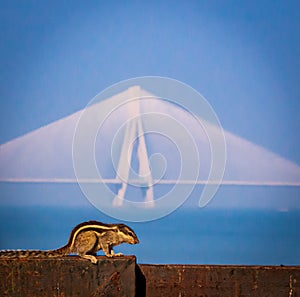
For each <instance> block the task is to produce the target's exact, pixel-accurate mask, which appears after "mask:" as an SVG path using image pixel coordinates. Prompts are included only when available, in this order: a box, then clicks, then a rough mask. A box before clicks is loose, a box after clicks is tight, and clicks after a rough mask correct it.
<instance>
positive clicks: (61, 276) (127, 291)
mask: <svg viewBox="0 0 300 297" xmlns="http://www.w3.org/2000/svg"><path fill="white" fill-rule="evenodd" d="M97 259H98V263H97V264H96V265H95V264H92V263H91V262H90V261H88V260H85V259H81V258H79V257H63V258H60V259H46V258H45V259H37V258H35V259H33V258H28V259H8V258H6V259H0V296H1V297H6V296H9V297H54V296H55V297H72V296H78V297H81V296H82V297H100V296H130V297H134V296H136V294H135V285H136V284H135V269H136V258H135V257H134V256H127V257H118V258H113V259H111V258H107V257H97Z"/></svg>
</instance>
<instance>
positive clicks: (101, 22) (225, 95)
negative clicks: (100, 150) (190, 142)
mask: <svg viewBox="0 0 300 297" xmlns="http://www.w3.org/2000/svg"><path fill="white" fill-rule="evenodd" d="M299 11H300V4H299V3H298V2H297V1H285V2H284V1H176V3H175V2H174V1H126V2H125V1H109V2H108V1H72V2H69V1H1V4H0V18H1V30H0V40H1V41H0V79H1V84H0V98H1V109H0V129H1V133H0V143H5V142H6V141H8V140H10V139H13V138H15V137H17V136H20V135H23V134H24V133H27V132H29V131H32V130H34V129H36V128H39V127H41V126H43V125H45V124H48V123H50V122H53V121H55V120H57V119H60V118H62V117H64V116H66V115H69V114H71V113H73V112H75V111H77V110H79V109H82V108H84V107H85V105H86V104H87V103H88V102H89V101H90V99H91V98H92V97H94V96H95V95H96V94H97V93H99V92H100V91H102V90H103V89H104V88H106V87H108V86H110V85H112V84H114V83H116V82H118V81H120V80H123V79H128V78H132V77H137V76H144V75H157V76H166V77H171V78H174V79H178V80H180V81H182V82H185V83H187V84H189V85H190V86H192V87H193V88H195V89H196V90H197V91H199V92H200V93H201V94H203V95H204V96H205V97H206V99H207V100H208V101H209V102H210V103H211V105H212V106H213V108H214V110H215V111H216V113H217V115H218V116H219V119H220V121H221V123H222V125H223V127H224V128H225V129H226V130H229V131H231V132H233V133H235V134H237V135H240V136H242V137H244V138H246V139H248V140H250V141H252V142H254V143H257V144H259V145H262V146H264V147H266V148H268V149H269V150H271V151H273V152H275V153H277V154H279V155H281V156H283V157H285V158H287V159H290V160H292V161H294V162H296V163H298V164H300V154H299V149H298V147H299V143H300V133H298V129H299V119H300V100H299V99H300V84H299V77H300V67H299V66H300V62H299V60H300V59H299V53H300V34H299V32H300V17H299V14H300V13H299Z"/></svg>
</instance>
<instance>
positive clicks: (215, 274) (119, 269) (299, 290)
mask: <svg viewBox="0 0 300 297" xmlns="http://www.w3.org/2000/svg"><path fill="white" fill-rule="evenodd" d="M97 258H98V264H97V265H95V264H92V263H91V262H89V261H87V260H84V259H81V258H79V257H63V258H60V259H46V258H45V259H37V258H35V259H33V258H31V259H30V258H27V259H22V260H21V259H7V258H6V259H4V258H3V259H0V297H8V296H9V297H75V296H76V297H77V296H78V297H81V296H82V297H83V296H84V297H98V296H111V297H113V296H130V297H131V296H132V297H133V296H136V297H145V296H146V297H160V296H164V297H168V296H181V297H184V296H188V297H214V296H222V297H227V296H228V297H229V296H230V297H232V296H233V297H246V296H253V297H264V296H268V297H283V296H284V297H285V296H286V297H297V296H298V297H300V266H294V267H292V266H286V267H280V266H227V265H222V266H221V265H151V264H139V265H137V264H136V258H135V257H134V256H126V257H118V258H113V259H111V258H107V257H97Z"/></svg>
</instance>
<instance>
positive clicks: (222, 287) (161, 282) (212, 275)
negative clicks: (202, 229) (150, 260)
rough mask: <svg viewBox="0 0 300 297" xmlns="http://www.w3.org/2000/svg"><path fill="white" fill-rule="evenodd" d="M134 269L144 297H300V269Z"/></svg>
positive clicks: (208, 266) (277, 267) (206, 266)
mask: <svg viewBox="0 0 300 297" xmlns="http://www.w3.org/2000/svg"><path fill="white" fill-rule="evenodd" d="M138 266H139V269H140V270H141V273H142V275H143V276H144V278H145V280H146V288H145V291H146V296H147V297H154V296H155V297H160V296H164V297H168V296H181V297H183V296H188V297H214V296H221V297H227V296H228V297H229V296H230V297H244V296H245V297H246V296H251V297H252V296H253V297H264V296H268V297H297V296H298V297H300V266H286V267H281V266H231V265H229V266H227V265H147V264H143V265H138Z"/></svg>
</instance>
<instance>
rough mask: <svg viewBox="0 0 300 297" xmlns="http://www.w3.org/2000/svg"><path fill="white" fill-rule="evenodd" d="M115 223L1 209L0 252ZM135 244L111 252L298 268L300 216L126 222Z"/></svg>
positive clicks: (184, 212) (75, 211)
mask: <svg viewBox="0 0 300 297" xmlns="http://www.w3.org/2000/svg"><path fill="white" fill-rule="evenodd" d="M91 219H96V220H100V221H103V222H114V220H113V219H112V218H109V217H107V216H105V215H103V214H102V213H101V212H99V211H98V210H97V209H95V208H93V207H89V206H85V207H80V208H79V207H77V208H76V207H73V208H70V207H65V208H61V207H60V208H58V207H34V206H32V207H10V206H5V207H1V208H0V249H16V248H18V249H53V248H57V247H59V246H62V245H64V244H65V243H66V242H67V240H68V236H69V232H70V231H71V229H72V228H73V226H75V225H76V224H78V223H79V222H81V221H85V220H91ZM128 224H129V225H130V226H131V227H132V228H133V229H134V230H135V231H136V233H137V234H138V237H139V239H140V244H139V245H135V246H131V245H126V244H123V245H121V246H119V247H116V248H115V250H116V251H122V252H123V253H127V254H135V255H136V256H137V258H138V262H139V263H182V264H183V263H186V264H191V263H195V264H260V265H280V264H283V265H300V231H299V230H300V229H299V226H300V211H285V212H284V211H281V212H280V211H267V210H237V209H236V210H228V209H209V208H207V209H187V208H181V209H179V210H177V211H175V212H174V213H172V214H171V215H169V216H167V217H165V218H163V219H160V220H156V221H153V222H148V223H128Z"/></svg>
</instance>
